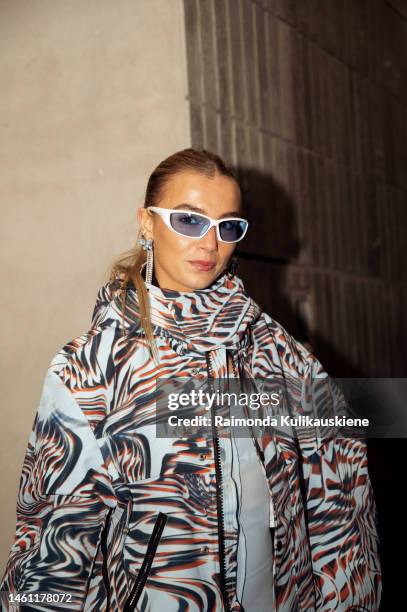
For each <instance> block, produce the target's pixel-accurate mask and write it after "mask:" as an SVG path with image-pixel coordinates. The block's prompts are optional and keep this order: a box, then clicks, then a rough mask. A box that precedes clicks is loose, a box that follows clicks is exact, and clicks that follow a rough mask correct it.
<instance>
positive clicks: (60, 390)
mask: <svg viewBox="0 0 407 612" xmlns="http://www.w3.org/2000/svg"><path fill="white" fill-rule="evenodd" d="M115 505H116V500H115V495H114V491H113V488H112V482H111V478H110V476H109V473H108V470H107V469H106V467H105V463H104V460H103V456H102V452H101V449H100V447H99V444H98V442H97V440H96V437H95V436H94V433H93V431H92V429H91V427H90V424H89V421H88V419H87V417H86V415H85V414H84V412H83V411H82V409H81V408H80V406H79V404H78V403H77V401H76V400H75V397H74V395H73V393H72V392H71V391H70V389H69V388H68V387H67V386H66V385H65V384H64V382H63V381H62V380H61V378H60V377H59V376H58V374H57V373H56V372H54V371H53V370H52V368H51V367H50V368H49V369H48V371H47V374H46V376H45V380H44V384H43V388H42V394H41V398H40V402H39V406H38V410H37V413H36V416H35V421H34V426H33V430H32V432H31V435H30V439H29V443H28V448H27V451H26V454H25V458H24V463H23V468H22V474H21V480H20V487H19V492H18V499H17V525H16V532H15V538H14V543H13V545H12V547H11V551H10V555H9V559H8V562H7V566H6V570H5V574H4V577H3V582H2V585H1V590H2V591H3V593H2V597H3V598H4V597H8V595H7V592H10V593H15V592H17V591H19V592H25V593H28V592H31V593H34V592H36V593H38V592H41V593H64V594H68V595H67V598H68V599H70V598H71V597H72V598H73V600H75V601H76V602H82V603H83V600H84V598H85V597H86V596H87V591H88V588H89V581H90V578H91V575H92V569H93V565H94V563H95V557H96V553H97V552H98V548H99V546H100V542H101V537H102V533H103V528H104V526H105V523H106V522H107V518H108V516H109V510H111V509H112V508H114V507H115ZM92 584H93V585H94V588H95V589H96V588H97V585H96V586H95V581H92ZM100 588H101V587H100ZM3 605H4V601H3ZM31 605H32V606H33V607H32V608H30V607H29V604H25V606H28V607H24V610H26V609H35V610H42V609H44V610H49V609H50V608H49V606H50V604H49V603H48V607H44V608H42V607H41V605H39V604H38V603H33V604H31ZM76 606H78V607H76ZM80 606H81V604H80V603H77V604H76V605H74V604H73V603H72V602H71V603H65V605H61V606H60V607H59V606H58V605H57V604H56V603H55V601H54V602H53V603H52V608H53V609H80ZM7 609H14V608H11V606H10V608H7Z"/></svg>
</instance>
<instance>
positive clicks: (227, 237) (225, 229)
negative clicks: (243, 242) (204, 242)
mask: <svg viewBox="0 0 407 612" xmlns="http://www.w3.org/2000/svg"><path fill="white" fill-rule="evenodd" d="M246 227H247V221H244V220H243V219H228V221H223V222H222V223H220V225H219V233H220V237H221V238H222V240H224V241H225V242H237V241H238V240H240V239H241V237H242V236H243V234H244V233H245V230H246Z"/></svg>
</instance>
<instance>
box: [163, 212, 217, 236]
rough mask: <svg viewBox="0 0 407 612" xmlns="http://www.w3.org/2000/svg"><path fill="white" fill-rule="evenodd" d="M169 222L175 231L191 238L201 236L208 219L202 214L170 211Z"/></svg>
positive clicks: (207, 224) (206, 226)
mask: <svg viewBox="0 0 407 612" xmlns="http://www.w3.org/2000/svg"><path fill="white" fill-rule="evenodd" d="M170 223H171V227H172V228H173V229H175V231H177V232H179V233H180V234H183V235H184V236H190V237H191V238H198V237H199V236H202V234H203V233H204V232H205V230H206V229H207V228H208V226H209V221H208V219H205V217H202V215H199V214H197V213H185V212H173V213H171V215H170Z"/></svg>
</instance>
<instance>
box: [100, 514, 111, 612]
mask: <svg viewBox="0 0 407 612" xmlns="http://www.w3.org/2000/svg"><path fill="white" fill-rule="evenodd" d="M112 512H113V508H110V510H109V511H108V513H107V515H106V521H105V525H104V527H103V531H102V536H101V538H100V548H101V551H102V556H103V564H102V576H103V583H104V585H105V591H106V610H110V583H109V573H108V570H107V534H108V532H109V522H110V517H111V515H112Z"/></svg>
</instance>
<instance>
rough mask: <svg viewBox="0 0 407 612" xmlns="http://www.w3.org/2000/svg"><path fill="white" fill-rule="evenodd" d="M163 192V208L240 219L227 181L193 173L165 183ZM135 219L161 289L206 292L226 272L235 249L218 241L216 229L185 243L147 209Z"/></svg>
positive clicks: (237, 198) (237, 199)
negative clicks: (149, 240)
mask: <svg viewBox="0 0 407 612" xmlns="http://www.w3.org/2000/svg"><path fill="white" fill-rule="evenodd" d="M164 191H165V194H164V197H163V199H162V200H161V201H160V202H159V203H158V204H157V206H160V207H162V208H174V209H175V208H183V209H190V210H192V211H195V212H200V213H202V214H204V215H207V216H208V217H212V218H213V219H220V218H221V217H228V216H240V215H241V195H240V189H239V187H238V185H237V183H236V181H234V180H233V179H231V178H229V177H226V176H215V177H214V178H208V177H206V176H204V175H202V174H199V173H198V172H180V173H179V174H176V175H175V176H172V177H171V178H170V179H169V180H168V182H167V184H166V187H165V190H164ZM138 218H139V223H140V227H141V228H142V232H143V234H144V236H145V237H146V238H152V239H153V241H154V243H153V249H154V273H155V276H156V278H157V281H158V283H159V285H160V287H161V288H163V289H173V290H175V291H194V290H195V289H204V288H205V287H208V286H209V285H210V284H211V283H212V282H213V281H214V280H215V279H216V278H217V277H218V276H219V274H221V273H222V272H223V271H224V270H225V268H226V267H227V265H228V263H229V259H230V257H231V255H232V253H233V251H234V250H235V247H236V243H232V244H231V243H226V242H220V241H218V239H217V236H216V228H215V227H211V229H210V230H209V231H208V232H207V234H206V235H205V236H203V238H188V237H186V236H180V235H179V234H176V233H175V232H173V231H172V230H171V229H170V228H169V227H167V226H166V225H165V223H164V221H163V219H161V217H159V216H158V215H157V214H155V213H153V212H148V208H141V209H139V211H138ZM203 263H206V264H207V265H206V266H204V265H203ZM208 264H213V266H212V267H211V268H209V267H208Z"/></svg>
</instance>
